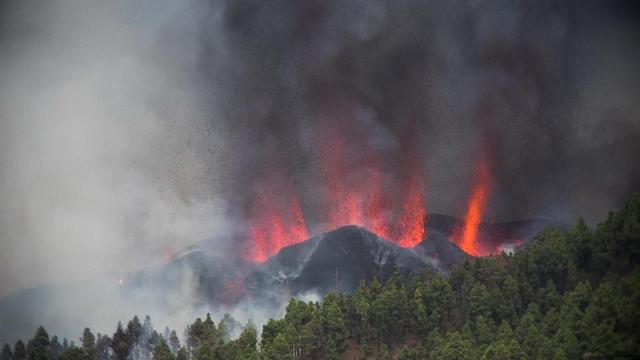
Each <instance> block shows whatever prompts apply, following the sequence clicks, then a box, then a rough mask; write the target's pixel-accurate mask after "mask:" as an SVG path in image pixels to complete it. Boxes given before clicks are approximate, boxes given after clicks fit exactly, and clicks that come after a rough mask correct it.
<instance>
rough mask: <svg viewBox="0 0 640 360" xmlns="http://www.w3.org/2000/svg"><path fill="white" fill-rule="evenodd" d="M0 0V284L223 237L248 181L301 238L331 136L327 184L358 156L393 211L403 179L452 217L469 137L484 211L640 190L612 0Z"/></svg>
mask: <svg viewBox="0 0 640 360" xmlns="http://www.w3.org/2000/svg"><path fill="white" fill-rule="evenodd" d="M1 6H2V7H1V8H0V13H1V14H2V15H1V16H2V19H0V20H1V21H0V23H1V24H2V28H1V29H0V46H2V49H3V51H2V55H1V56H0V82H1V83H2V84H3V85H2V90H1V92H0V144H1V145H0V146H1V151H0V174H1V175H0V199H1V200H2V212H1V215H0V245H1V250H2V251H0V296H4V295H7V294H9V293H10V292H12V291H14V290H16V289H20V288H25V287H30V286H33V285H36V284H41V283H47V282H51V281H60V280H77V279H79V278H82V277H86V276H90V275H92V274H100V273H102V272H104V271H107V270H114V269H127V270H128V269H136V268H140V267H141V266H143V265H147V264H148V263H149V262H150V261H152V260H155V259H158V258H162V256H163V254H167V256H169V257H170V256H171V254H172V253H173V252H174V251H177V250H179V249H181V248H183V247H184V246H186V245H189V244H192V243H194V242H195V241H198V240H200V239H204V238H207V237H211V236H215V238H216V239H215V241H216V244H217V246H218V248H219V249H220V250H219V251H221V252H225V251H227V249H228V248H229V247H230V248H232V249H237V248H238V246H240V247H242V246H244V244H242V243H239V242H241V241H243V240H242V239H243V237H242V236H241V235H243V234H240V235H239V236H236V234H235V232H236V231H237V230H238V229H241V231H246V229H247V227H248V223H249V222H250V218H251V214H252V210H251V209H252V206H253V204H252V202H253V201H254V200H255V198H256V193H257V192H258V189H259V185H260V184H259V181H260V180H264V179H267V178H273V179H274V180H273V182H275V183H280V182H282V181H281V179H286V184H287V185H286V186H287V187H289V188H290V191H291V192H292V193H295V194H297V196H298V197H299V200H300V207H301V209H302V212H303V213H304V217H305V219H306V221H307V225H308V227H309V229H310V231H311V232H314V231H315V230H317V229H321V228H323V225H324V223H325V222H326V216H325V214H324V212H326V196H327V191H328V189H327V187H328V185H327V181H325V176H324V175H323V170H322V169H323V167H324V166H325V165H326V162H327V161H326V160H327V155H325V153H324V150H323V149H326V148H327V147H328V148H330V149H333V147H331V146H330V145H331V144H332V141H335V139H336V136H341V137H342V138H343V139H344V144H345V145H344V146H345V147H344V154H345V155H344V159H346V160H345V164H347V166H345V168H346V172H345V173H341V176H342V178H343V179H344V181H345V184H347V185H345V186H348V187H352V188H360V187H362V186H363V185H364V184H365V183H367V181H368V179H367V176H366V174H365V172H366V170H367V169H368V168H370V164H371V162H372V161H373V162H375V163H376V164H377V166H378V168H379V170H380V174H381V183H382V184H383V185H384V190H385V193H386V194H387V195H388V196H389V197H390V199H391V200H389V202H390V203H394V201H395V200H396V199H397V198H400V197H402V196H403V194H402V191H403V190H404V189H406V188H407V184H409V183H411V179H412V176H417V175H415V174H416V173H417V174H419V177H421V179H422V180H423V182H424V193H423V194H422V196H423V197H424V199H423V200H424V204H425V208H426V211H427V212H428V213H444V214H452V215H458V216H462V215H463V214H464V212H465V207H466V204H467V201H468V198H469V195H470V193H471V190H472V188H473V183H472V182H473V178H474V176H473V172H474V169H476V168H477V161H478V156H477V155H478V154H479V153H480V152H481V151H486V149H485V150H483V149H481V148H482V146H488V147H489V148H490V150H491V151H490V153H491V154H492V159H491V161H490V165H491V166H490V169H489V174H490V176H491V188H490V193H489V195H488V199H487V209H488V210H487V212H486V214H485V220H490V219H497V220H514V219H518V218H531V217H543V218H550V219H552V220H555V221H568V220H573V219H574V218H575V217H576V216H577V215H583V216H585V218H586V219H587V220H588V221H594V220H596V219H599V218H601V217H602V215H603V213H604V212H605V211H607V210H608V209H610V208H614V207H616V206H618V205H620V203H621V200H622V199H623V198H624V197H625V196H627V195H628V193H629V192H631V191H632V190H634V189H638V186H639V185H640V184H639V183H638V181H639V180H638V179H640V169H639V165H638V164H639V162H638V154H639V153H640V152H639V151H640V148H639V147H640V145H638V144H640V122H639V120H638V116H640V108H639V106H640V105H639V104H640V102H639V101H638V100H639V99H638V94H639V93H640V89H639V88H638V86H639V85H638V84H640V73H639V70H638V68H637V64H636V62H637V61H636V59H637V58H638V55H640V45H639V44H640V42H638V41H637V40H638V35H637V34H638V33H640V32H638V31H637V30H638V29H637V25H636V24H635V23H634V21H635V20H636V16H637V14H638V12H637V9H636V7H635V6H634V5H631V2H626V1H613V2H607V4H602V3H600V2H596V1H577V0H575V1H569V0H568V1H534V0H522V1H463V0H460V1H447V2H443V1H417V0H399V1H397V0H396V1H391V0H388V1H382V0H377V1H371V0H368V1H364V0H362V1H358V0H331V1H320V0H312V1H293V0H278V1H269V2H265V1H259V0H228V1H224V0H219V1H205V0H190V1H184V2H180V3H179V4H178V3H175V2H172V1H168V0H161V1H158V0H153V1H152V0H143V1H139V2H135V3H125V2H98V1H95V2H93V3H86V2H84V1H78V0H60V1H53V2H47V3H46V4H40V3H38V2H36V1H15V2H5V3H4V4H3V5H1ZM483 144H487V145H483ZM365 149H366V150H367V151H363V150H365ZM371 154H373V155H371ZM371 158H374V160H371ZM265 174H268V175H269V176H267V175H265ZM272 195H273V196H274V198H277V197H278V195H279V194H277V193H275V194H272ZM389 207H391V208H393V207H392V206H389ZM396 208H397V206H396ZM384 210H385V211H387V210H388V211H391V210H389V209H386V208H385V209H384ZM310 235H312V234H310ZM238 239H240V240H238Z"/></svg>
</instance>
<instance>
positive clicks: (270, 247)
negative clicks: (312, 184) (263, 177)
mask: <svg viewBox="0 0 640 360" xmlns="http://www.w3.org/2000/svg"><path fill="white" fill-rule="evenodd" d="M279 185H280V184H277V183H273V182H272V183H267V184H261V185H260V188H259V189H258V191H257V195H256V199H255V201H254V204H253V209H252V219H251V225H250V228H249V237H250V239H251V247H250V248H249V252H248V256H247V257H248V259H249V260H252V261H255V262H263V261H265V260H267V259H268V258H269V257H270V256H272V255H274V254H276V253H277V252H278V251H280V249H282V248H283V247H286V246H289V245H293V244H297V243H299V242H302V241H304V240H306V239H308V238H309V234H308V232H307V226H306V224H305V220H304V215H303V213H302V208H301V207H300V202H299V201H298V198H297V196H295V193H294V192H293V191H292V190H291V189H288V188H286V187H285V186H279ZM278 190H280V191H278Z"/></svg>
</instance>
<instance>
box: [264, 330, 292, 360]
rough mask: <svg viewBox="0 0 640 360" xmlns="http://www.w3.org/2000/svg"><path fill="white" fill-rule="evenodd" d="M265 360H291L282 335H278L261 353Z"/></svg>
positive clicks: (289, 351) (287, 346) (285, 340)
mask: <svg viewBox="0 0 640 360" xmlns="http://www.w3.org/2000/svg"><path fill="white" fill-rule="evenodd" d="M263 353H264V358H265V360H292V359H293V356H292V355H291V350H289V345H288V343H287V339H286V337H285V335H284V334H278V336H276V337H275V339H273V343H271V344H269V345H268V346H267V347H266V348H265V349H264V351H263Z"/></svg>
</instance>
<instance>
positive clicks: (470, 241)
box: [456, 161, 489, 256]
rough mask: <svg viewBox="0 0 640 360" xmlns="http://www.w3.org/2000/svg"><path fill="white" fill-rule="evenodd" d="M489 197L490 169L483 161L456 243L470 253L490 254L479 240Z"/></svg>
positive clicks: (477, 173)
mask: <svg viewBox="0 0 640 360" xmlns="http://www.w3.org/2000/svg"><path fill="white" fill-rule="evenodd" d="M488 197H489V169H488V168H487V165H486V164H485V163H484V161H482V162H481V163H480V166H479V168H478V169H477V170H476V174H475V183H474V186H473V191H472V193H471V199H469V204H468V207H467V213H466V215H465V217H464V225H463V227H462V231H461V234H460V236H459V237H458V239H456V243H457V244H458V246H460V248H461V249H462V250H463V251H464V252H466V253H467V254H469V255H472V256H483V255H488V254H486V253H485V251H483V249H482V247H481V245H480V243H479V242H478V230H479V227H480V223H481V222H482V217H483V214H484V210H485V206H486V204H487V198H488Z"/></svg>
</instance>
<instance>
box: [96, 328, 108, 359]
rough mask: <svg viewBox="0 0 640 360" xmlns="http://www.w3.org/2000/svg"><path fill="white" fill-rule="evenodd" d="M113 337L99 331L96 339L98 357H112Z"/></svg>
mask: <svg viewBox="0 0 640 360" xmlns="http://www.w3.org/2000/svg"><path fill="white" fill-rule="evenodd" d="M110 346H111V339H110V338H109V336H107V335H100V334H99V333H98V335H97V340H96V359H97V360H110V358H111V353H110V352H111V347H110Z"/></svg>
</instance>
